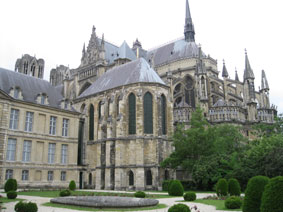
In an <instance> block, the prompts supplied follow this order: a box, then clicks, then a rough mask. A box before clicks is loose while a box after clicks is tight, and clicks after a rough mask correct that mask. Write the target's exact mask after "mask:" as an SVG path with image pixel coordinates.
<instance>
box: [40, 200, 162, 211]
mask: <svg viewBox="0 0 283 212" xmlns="http://www.w3.org/2000/svg"><path fill="white" fill-rule="evenodd" d="M42 205H43V206H47V207H55V208H68V209H74V210H79V211H121V212H122V211H144V210H157V209H162V208H166V207H167V205H165V204H158V205H156V206H152V207H142V208H132V209H124V208H123V209H116V208H112V209H111V208H109V209H106V208H105V209H96V208H87V207H79V206H72V205H61V204H55V203H49V202H48V203H44V204H42Z"/></svg>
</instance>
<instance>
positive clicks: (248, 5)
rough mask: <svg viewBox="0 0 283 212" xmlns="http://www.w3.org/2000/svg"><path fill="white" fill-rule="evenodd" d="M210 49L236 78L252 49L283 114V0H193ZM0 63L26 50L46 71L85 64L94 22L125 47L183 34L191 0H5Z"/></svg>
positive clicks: (0, 13) (202, 40) (9, 65)
mask: <svg viewBox="0 0 283 212" xmlns="http://www.w3.org/2000/svg"><path fill="white" fill-rule="evenodd" d="M189 4H190V9H191V14H192V19H193V22H194V26H195V31H196V35H195V38H196V42H197V43H198V44H201V46H202V50H203V51H204V52H205V53H206V54H207V55H208V54H209V55H210V56H211V57H212V58H214V59H217V60H218V70H219V71H222V60H223V59H225V63H226V67H227V69H228V72H229V75H230V78H232V79H234V77H235V68H237V70H238V74H239V77H240V79H243V70H244V62H245V49H247V53H248V56H249V60H250V64H251V67H252V69H253V71H254V74H255V77H256V79H255V87H256V90H258V87H259V86H260V83H261V70H263V69H264V70H265V73H266V76H267V79H268V82H269V87H270V99H271V103H272V104H275V105H277V106H278V112H279V113H283V94H282V91H283V89H282V88H283V86H282V84H283V71H282V70H281V69H282V61H283V60H282V51H283V41H282V40H283V27H282V26H283V25H282V20H283V13H282V9H283V1H282V0H213V1H212V0H189ZM0 8H1V10H0V67H2V68H6V69H10V70H14V67H15V62H16V60H17V59H18V58H20V57H21V56H22V55H23V54H30V55H32V56H34V55H35V56H36V58H43V59H44V60H45V73H44V78H45V79H46V80H49V72H50V70H51V69H52V68H55V67H56V66H57V65H61V64H62V65H65V66H69V67H70V68H71V69H72V68H77V67H78V66H79V64H80V59H81V54H82V48H83V44H84V43H86V45H87V44H88V41H89V39H90V35H91V31H92V26H93V25H95V27H96V32H97V35H98V36H100V37H101V36H102V33H104V37H105V40H107V41H110V42H112V43H114V44H116V45H118V46H120V45H121V44H122V43H123V41H124V40H125V41H126V42H127V43H128V44H129V46H132V44H133V42H134V41H135V39H136V38H138V39H139V41H140V42H141V43H142V46H143V48H144V49H147V50H148V49H152V48H154V47H157V46H160V45H162V44H165V43H167V42H169V41H172V40H175V39H177V38H180V37H182V36H183V33H184V24H185V0H120V1H117V0H103V1H102V0H81V1H78V0H77V1H75V0H60V1H59V0H48V1H47V0H45V1H43V0H25V1H22V0H0Z"/></svg>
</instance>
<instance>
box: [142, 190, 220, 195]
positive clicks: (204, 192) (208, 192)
mask: <svg viewBox="0 0 283 212" xmlns="http://www.w3.org/2000/svg"><path fill="white" fill-rule="evenodd" d="M189 191H192V192H195V193H200V194H216V192H215V191H194V190H188V191H184V193H186V192H189ZM145 192H148V193H164V194H168V191H153V190H152V191H145Z"/></svg>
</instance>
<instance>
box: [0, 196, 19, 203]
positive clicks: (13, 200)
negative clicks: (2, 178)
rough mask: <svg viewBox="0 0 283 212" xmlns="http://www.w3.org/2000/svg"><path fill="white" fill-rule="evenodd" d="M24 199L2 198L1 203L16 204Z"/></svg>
mask: <svg viewBox="0 0 283 212" xmlns="http://www.w3.org/2000/svg"><path fill="white" fill-rule="evenodd" d="M21 200H23V199H8V198H7V197H1V198H0V202H2V203H7V202H16V201H21Z"/></svg>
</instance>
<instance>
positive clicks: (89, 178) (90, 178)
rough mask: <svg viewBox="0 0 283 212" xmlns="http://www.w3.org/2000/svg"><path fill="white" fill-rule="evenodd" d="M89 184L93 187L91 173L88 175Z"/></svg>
mask: <svg viewBox="0 0 283 212" xmlns="http://www.w3.org/2000/svg"><path fill="white" fill-rule="evenodd" d="M88 184H89V185H92V174H91V173H89V175H88Z"/></svg>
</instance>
